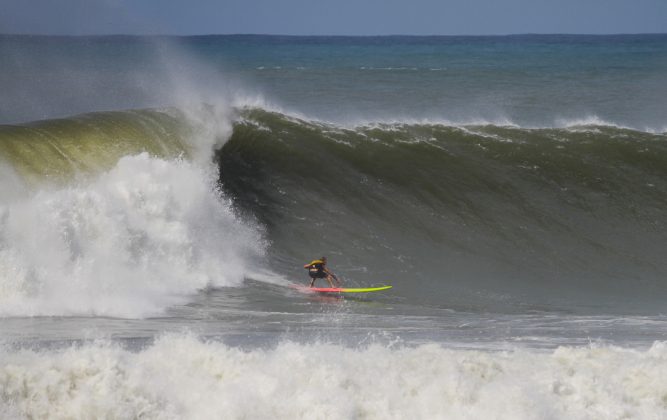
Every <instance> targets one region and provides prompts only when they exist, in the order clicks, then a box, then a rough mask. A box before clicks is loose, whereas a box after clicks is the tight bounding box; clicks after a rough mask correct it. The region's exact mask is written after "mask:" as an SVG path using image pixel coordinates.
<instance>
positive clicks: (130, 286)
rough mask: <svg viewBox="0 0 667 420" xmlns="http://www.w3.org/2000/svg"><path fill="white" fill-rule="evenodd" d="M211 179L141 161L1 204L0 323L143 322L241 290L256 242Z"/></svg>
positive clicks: (180, 165)
mask: <svg viewBox="0 0 667 420" xmlns="http://www.w3.org/2000/svg"><path fill="white" fill-rule="evenodd" d="M216 177H217V174H216V173H215V171H214V170H213V169H212V168H210V167H208V166H200V165H197V164H195V163H193V162H188V161H183V160H174V161H168V160H162V159H157V158H152V157H149V156H148V155H147V154H145V153H144V154H140V155H137V156H126V157H124V158H122V159H121V160H120V161H119V162H118V164H117V165H116V167H115V168H113V169H112V170H111V171H109V172H107V173H104V174H102V175H101V176H99V178H97V179H96V180H94V181H92V182H91V183H89V184H85V185H77V186H70V187H68V188H61V189H50V190H42V191H39V192H35V193H33V194H31V195H29V197H27V198H21V199H16V200H13V201H4V202H0V315H2V316H24V315H71V314H95V315H113V316H120V317H142V316H146V315H149V314H156V313H161V312H162V311H164V309H165V308H167V307H168V306H170V305H174V304H178V303H183V302H185V301H186V300H187V298H188V296H189V295H191V294H193V293H196V291H197V290H199V289H202V288H205V287H209V286H233V285H238V284H240V283H241V282H242V280H243V278H244V275H245V272H246V267H247V266H248V265H255V264H253V263H250V264H249V263H248V262H249V261H250V260H251V259H253V258H255V257H256V256H257V255H260V254H262V253H263V243H262V240H261V238H260V235H259V234H258V233H257V231H256V229H253V228H251V227H249V226H246V225H245V224H243V223H241V222H240V221H239V220H238V219H237V218H236V217H235V215H234V213H233V211H232V209H231V206H230V203H229V202H227V201H225V200H224V199H222V198H221V195H220V193H219V192H218V191H216V189H215V180H216Z"/></svg>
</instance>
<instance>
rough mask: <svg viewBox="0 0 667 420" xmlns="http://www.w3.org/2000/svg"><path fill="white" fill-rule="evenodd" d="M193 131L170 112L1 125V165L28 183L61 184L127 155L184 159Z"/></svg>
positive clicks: (134, 112) (121, 113) (106, 114)
mask: <svg viewBox="0 0 667 420" xmlns="http://www.w3.org/2000/svg"><path fill="white" fill-rule="evenodd" d="M191 132H192V128H191V127H190V125H189V124H188V123H187V122H186V119H185V117H184V115H182V113H180V112H179V111H177V110H174V109H170V110H129V111H112V112H95V113H89V114H83V115H79V116H74V117H69V118H63V119H55V120H45V121H38V122H33V123H29V124H23V125H0V160H2V161H5V162H6V163H8V164H9V165H11V166H12V167H13V168H14V169H15V170H16V171H17V172H18V173H19V174H20V175H21V176H22V177H23V178H24V179H26V181H27V182H28V183H30V184H40V183H43V182H44V181H45V180H48V181H50V182H56V183H65V182H68V181H71V180H72V179H74V178H76V177H80V176H86V175H89V174H95V173H99V172H100V171H104V170H107V169H109V168H111V167H112V166H113V165H114V164H115V163H116V162H117V161H118V159H120V158H121V157H123V156H125V155H129V154H137V153H141V152H148V153H150V154H151V155H154V156H160V157H165V158H169V157H175V156H180V155H185V156H188V155H189V154H190V153H191V152H192V150H191V146H190V145H189V144H188V142H187V139H188V136H190V135H191Z"/></svg>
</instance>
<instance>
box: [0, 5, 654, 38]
mask: <svg viewBox="0 0 667 420" xmlns="http://www.w3.org/2000/svg"><path fill="white" fill-rule="evenodd" d="M0 33H12V34H48V35H89V34H102V35H107V34H140V35H143V34H169V35H196V34H284V35H391V34H400V35H504V34H525V33H573V34H618V33H667V0H0Z"/></svg>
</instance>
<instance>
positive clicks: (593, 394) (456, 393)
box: [0, 335, 667, 419]
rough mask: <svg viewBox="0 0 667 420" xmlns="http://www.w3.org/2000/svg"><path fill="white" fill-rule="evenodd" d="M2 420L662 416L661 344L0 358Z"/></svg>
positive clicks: (209, 346) (315, 347)
mask: <svg viewBox="0 0 667 420" xmlns="http://www.w3.org/2000/svg"><path fill="white" fill-rule="evenodd" d="M0 354H1V357H0V360H2V361H3V362H2V364H0V384H2V386H1V387H0V413H1V414H2V415H3V417H31V418H34V417H45V416H47V415H48V416H50V417H57V418H135V417H142V418H149V419H153V418H167V419H169V418H182V419H199V418H217V417H220V416H222V417H224V418H229V419H236V418H276V419H293V418H322V419H346V418H365V419H403V418H423V419H427V418H428V419H430V418H448V419H480V418H511V419H535V418H567V419H593V418H637V419H640V418H641V419H658V418H664V416H665V405H664V395H665V389H666V387H667V382H666V381H665V378H666V377H667V375H666V374H667V364H666V363H665V360H666V359H667V346H665V345H664V343H656V344H655V345H654V346H653V347H652V348H650V349H648V350H645V351H640V350H629V349H623V348H616V347H587V348H558V349H556V350H555V351H553V352H537V351H528V350H514V351H509V352H503V353H493V352H480V351H471V350H453V349H446V348H443V347H441V346H439V345H435V344H429V345H422V346H419V347H415V348H391V346H390V347H386V346H380V345H370V346H368V347H365V348H359V349H353V348H347V347H342V346H338V345H330V344H306V345H304V344H296V343H293V342H286V343H283V344H281V345H279V346H278V347H276V348H275V349H271V350H261V349H254V350H251V351H244V350H240V349H238V348H234V347H230V346H227V345H225V344H223V343H217V342H202V341H200V340H198V339H196V338H194V337H191V336H187V335H185V336H184V335H169V336H165V337H162V338H161V339H159V340H158V341H157V342H156V343H155V344H154V345H152V346H150V347H148V348H146V349H145V350H143V351H141V352H138V353H132V352H129V351H127V350H124V349H122V348H119V347H117V346H116V345H113V344H110V343H95V344H89V345H85V346H83V347H74V348H69V349H64V350H56V351H53V350H50V351H38V352H35V351H29V350H22V351H12V350H0Z"/></svg>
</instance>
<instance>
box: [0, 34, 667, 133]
mask: <svg viewBox="0 0 667 420" xmlns="http://www.w3.org/2000/svg"><path fill="white" fill-rule="evenodd" d="M0 49H1V50H2V52H3V56H5V57H7V58H8V59H6V60H3V63H2V64H1V66H2V68H1V70H2V71H1V72H0V74H1V75H2V76H1V77H2V79H0V85H1V86H2V87H3V90H5V92H7V93H6V94H5V95H3V100H2V102H1V104H0V106H2V108H0V116H1V117H2V118H3V120H4V121H5V122H16V121H30V120H34V119H38V118H50V117H53V116H63V115H70V114H74V113H80V112H89V111H93V110H100V109H118V108H137V107H144V106H155V105H156V104H169V103H172V102H173V97H172V94H173V93H174V92H173V89H174V86H173V85H174V83H177V82H178V83H180V82H182V80H183V79H185V80H188V82H189V83H190V84H191V86H189V89H191V90H195V91H197V92H198V93H199V92H207V93H209V94H211V93H213V92H218V93H223V94H224V95H227V96H229V95H230V94H242V95H248V96H260V97H261V98H263V99H264V100H266V101H268V102H270V103H271V104H275V105H278V106H280V107H283V108H285V109H288V110H290V111H294V112H300V113H303V114H305V115H307V116H309V117H313V118H322V119H327V120H333V121H336V122H359V121H378V120H392V121H393V120H406V119H415V120H418V121H420V120H424V119H428V120H434V121H450V122H457V123H458V122H463V123H470V122H495V123H513V124H517V125H520V126H531V127H532V126H537V127H544V126H547V127H550V126H562V125H564V124H567V123H568V122H572V121H582V120H583V121H586V120H595V119H598V120H600V121H605V122H608V123H613V124H618V125H623V126H628V127H632V128H638V129H642V130H644V129H646V130H654V131H664V127H665V120H667V118H666V117H667V111H665V109H667V107H666V106H665V99H664V98H665V97H666V96H667V95H666V92H665V89H667V88H666V87H665V86H667V80H666V79H665V78H666V77H667V76H665V74H666V72H665V68H666V67H667V40H666V37H665V36H664V35H619V36H558V35H543V36H528V35H527V36H507V37H377V38H376V37H362V38H355V37H333V38H331V37H314V38H310V37H271V36H209V37H191V38H141V37H139V38H133V37H111V38H105V37H102V38H48V37H47V38H44V37H33V38H28V37H8V36H4V37H2V38H1V39H0ZM174 52H175V53H174ZM81 89H86V90H87V91H91V90H92V91H94V92H96V94H95V95H94V96H93V97H88V96H89V95H81V94H78V93H79V92H80V91H81ZM35 96H37V97H41V101H39V103H36V102H37V101H35V98H34V97H35ZM82 96H86V97H85V98H84V97H82Z"/></svg>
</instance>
